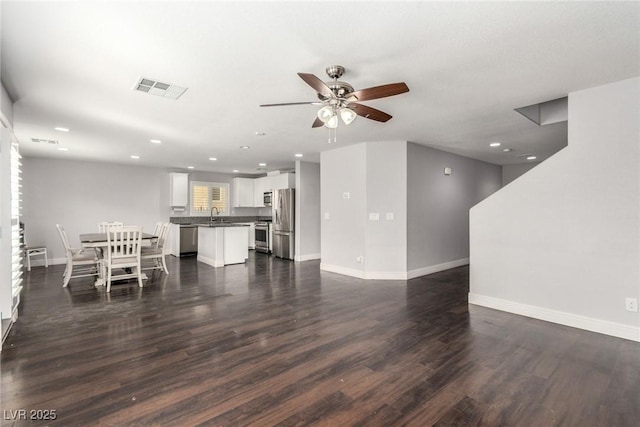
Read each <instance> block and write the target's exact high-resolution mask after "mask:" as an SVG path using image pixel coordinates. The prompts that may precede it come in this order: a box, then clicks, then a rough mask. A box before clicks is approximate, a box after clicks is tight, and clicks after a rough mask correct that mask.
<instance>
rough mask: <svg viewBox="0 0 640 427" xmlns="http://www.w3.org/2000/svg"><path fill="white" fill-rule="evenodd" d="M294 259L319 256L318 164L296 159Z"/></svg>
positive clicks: (317, 257)
mask: <svg viewBox="0 0 640 427" xmlns="http://www.w3.org/2000/svg"><path fill="white" fill-rule="evenodd" d="M295 221H296V250H295V259H296V261H306V260H310V259H319V258H320V165H319V164H318V163H310V162H302V161H296V218H295Z"/></svg>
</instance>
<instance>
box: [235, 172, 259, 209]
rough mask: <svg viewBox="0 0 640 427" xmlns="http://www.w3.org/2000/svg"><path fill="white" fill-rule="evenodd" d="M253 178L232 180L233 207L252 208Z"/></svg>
mask: <svg viewBox="0 0 640 427" xmlns="http://www.w3.org/2000/svg"><path fill="white" fill-rule="evenodd" d="M253 181H255V180H254V179H253V178H233V207H234V208H253V207H255V205H254V192H253Z"/></svg>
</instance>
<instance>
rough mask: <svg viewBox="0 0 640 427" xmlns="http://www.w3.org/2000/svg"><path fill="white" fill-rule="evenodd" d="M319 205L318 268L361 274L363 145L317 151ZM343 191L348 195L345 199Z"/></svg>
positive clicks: (364, 211) (364, 207) (363, 213)
mask: <svg viewBox="0 0 640 427" xmlns="http://www.w3.org/2000/svg"><path fill="white" fill-rule="evenodd" d="M320 182H321V185H320V187H321V189H320V192H321V206H322V226H321V227H322V231H321V244H320V246H321V258H322V262H321V264H320V267H321V268H322V269H325V270H331V271H336V270H339V272H341V273H344V274H349V275H352V276H356V277H363V276H364V273H365V269H364V263H359V262H358V261H356V258H357V257H364V254H365V237H366V235H365V232H366V221H365V218H366V212H367V211H366V205H367V187H366V145H365V144H364V143H362V144H356V145H350V146H348V147H343V148H338V149H335V150H330V151H323V152H322V153H320ZM345 193H348V194H349V198H348V199H347V198H345Z"/></svg>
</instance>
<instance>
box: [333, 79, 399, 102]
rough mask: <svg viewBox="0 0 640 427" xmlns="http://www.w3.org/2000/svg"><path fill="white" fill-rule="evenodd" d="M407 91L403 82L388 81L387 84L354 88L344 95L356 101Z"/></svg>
mask: <svg viewBox="0 0 640 427" xmlns="http://www.w3.org/2000/svg"><path fill="white" fill-rule="evenodd" d="M405 92H409V87H408V86H407V85H406V84H405V83H404V82H402V83H390V84H388V85H382V86H375V87H370V88H367V89H361V90H356V91H355V92H351V93H350V94H348V95H347V96H346V98H347V99H349V100H351V99H353V100H357V101H368V100H370V99H378V98H386V97H387V96H393V95H399V94H401V93H405Z"/></svg>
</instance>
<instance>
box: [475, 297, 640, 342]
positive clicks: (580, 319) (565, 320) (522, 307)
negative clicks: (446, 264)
mask: <svg viewBox="0 0 640 427" xmlns="http://www.w3.org/2000/svg"><path fill="white" fill-rule="evenodd" d="M469 304H474V305H479V306H482V307H488V308H493V309H496V310H501V311H506V312H508V313H513V314H519V315H521V316H527V317H531V318H533V319H538V320H544V321H546V322H552V323H558V324H560V325H565V326H571V327H572V328H578V329H584V330H587V331H591V332H597V333H599V334H604V335H611V336H613V337H618V338H624V339H627V340H630V341H637V342H640V327H638V326H631V325H625V324H622V323H616V322H610V321H608V320H601V319H594V318H592V317H587V316H581V315H578V314H573V313H567V312H564V311H558V310H550V309H548V308H543V307H537V306H534V305H528V304H522V303H519V302H514V301H508V300H504V299H500V298H494V297H489V296H485V295H478V294H474V293H471V292H469Z"/></svg>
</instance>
